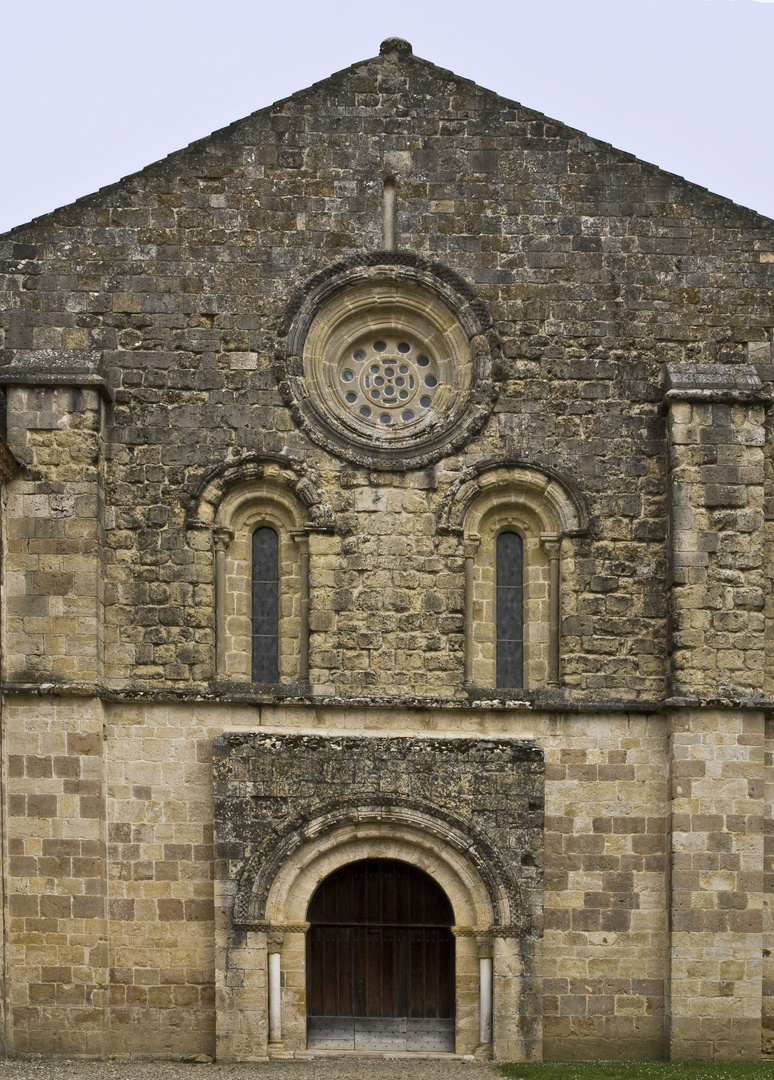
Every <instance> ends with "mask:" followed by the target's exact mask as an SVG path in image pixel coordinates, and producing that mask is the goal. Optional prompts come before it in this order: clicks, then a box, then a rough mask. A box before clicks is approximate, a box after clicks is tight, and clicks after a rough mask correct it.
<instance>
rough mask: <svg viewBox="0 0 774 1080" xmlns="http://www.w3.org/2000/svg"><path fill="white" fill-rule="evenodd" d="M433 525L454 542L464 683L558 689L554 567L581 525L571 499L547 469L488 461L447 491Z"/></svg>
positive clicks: (582, 515) (558, 581)
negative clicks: (456, 538) (457, 545)
mask: <svg viewBox="0 0 774 1080" xmlns="http://www.w3.org/2000/svg"><path fill="white" fill-rule="evenodd" d="M439 526H440V529H441V531H442V532H450V533H456V534H458V535H460V534H461V537H462V544H463V554H464V557H465V684H466V686H468V687H470V688H481V689H490V690H491V689H495V690H498V691H512V690H536V689H540V688H544V687H545V688H549V687H558V686H559V685H560V683H561V614H562V595H561V591H562V570H561V560H562V556H563V551H564V552H565V553H566V552H567V551H568V550H569V549H570V547H571V541H572V538H573V537H575V536H578V535H580V534H582V533H583V532H585V530H586V528H587V517H586V512H585V508H584V506H583V503H582V499H581V498H580V496H579V495H578V493H577V492H576V491H575V490H574V489H573V488H572V487H571V486H570V485H569V484H568V483H567V482H566V481H565V480H564V479H563V478H560V477H559V476H558V475H556V474H554V473H552V472H548V471H547V470H544V469H540V468H537V467H535V466H532V465H527V464H526V463H521V462H519V463H516V462H504V461H502V460H492V459H490V460H489V461H484V462H481V463H479V464H478V465H476V466H474V467H473V468H471V469H470V470H468V472H467V473H465V474H463V476H462V477H461V478H460V479H459V481H458V482H457V483H456V485H455V486H454V487H453V488H452V489H450V492H449V494H448V495H447V498H446V500H445V502H444V505H443V506H442V508H441V518H440V521H439ZM568 544H569V545H570V547H568Z"/></svg>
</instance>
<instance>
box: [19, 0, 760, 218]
mask: <svg viewBox="0 0 774 1080" xmlns="http://www.w3.org/2000/svg"><path fill="white" fill-rule="evenodd" d="M393 35H395V36H399V37H405V38H408V40H409V41H410V42H411V43H412V44H413V46H414V52H415V53H416V54H417V55H418V56H421V57H424V58H425V59H427V60H431V61H433V63H435V64H438V65H439V66H440V67H445V68H451V69H452V70H453V71H455V72H456V73H457V74H458V75H462V76H465V77H466V78H470V79H473V80H474V81H476V82H478V83H480V84H482V85H483V86H486V87H488V88H490V89H492V90H495V91H497V92H498V93H500V94H502V95H503V96H504V97H508V98H513V99H515V100H517V101H520V102H522V104H524V105H526V106H528V107H530V108H533V109H537V110H539V111H540V112H544V113H547V114H548V115H549V116H551V117H553V118H554V119H557V120H561V121H564V122H565V123H568V124H570V125H572V126H573V127H577V128H581V129H582V130H584V131H587V132H588V133H589V134H590V135H592V136H594V137H595V138H598V139H602V140H604V141H605V142H610V143H613V145H615V146H617V147H620V148H621V149H623V150H626V151H629V152H630V153H633V154H636V155H637V156H638V157H640V158H643V159H645V160H646V161H651V162H653V163H655V164H656V165H659V166H661V167H662V168H664V169H667V170H668V171H670V172H676V173H679V174H680V175H682V176H685V177H686V178H687V179H688V180H691V181H694V182H695V183H697V184H701V185H702V186H704V187H708V188H710V190H712V191H715V192H718V193H719V194H721V195H725V196H727V197H729V198H731V199H733V200H734V201H735V202H738V203H741V204H743V205H745V206H750V207H752V208H754V209H756V210H759V211H760V212H761V213H765V214H768V215H769V216H772V217H774V77H773V76H772V69H773V68H774V63H773V62H772V58H774V0H477V2H476V3H472V2H470V0H466V2H465V3H462V2H461V0H379V2H378V3H376V2H374V0H328V2H322V3H321V2H313V0H285V2H284V3H276V2H273V3H269V2H268V0H217V2H215V0H0V70H1V71H2V72H3V97H4V105H5V107H4V109H3V111H2V114H0V117H1V119H0V123H1V124H2V126H3V128H4V132H5V138H4V151H5V153H4V168H3V169H2V170H0V231H2V230H5V229H9V228H11V227H12V226H14V225H17V224H21V223H22V222H24V221H27V220H29V219H30V218H32V217H34V216H35V215H38V214H43V213H46V212H48V211H49V210H53V209H54V208H56V207H57V206H62V205H64V204H66V203H69V202H71V201H73V200H74V199H76V198H78V197H79V196H82V195H87V194H89V193H90V192H92V191H95V190H96V189H97V188H99V187H100V186H103V185H105V184H111V183H113V182H115V181H116V180H118V179H119V178H120V177H121V176H124V175H127V174H129V173H131V172H134V171H136V170H138V169H141V168H143V167H144V166H145V165H148V164H150V163H151V162H152V161H155V160H157V159H158V158H160V157H164V156H165V155H166V154H168V153H171V152H172V151H174V150H177V149H179V148H180V147H182V146H185V145H186V144H187V143H189V142H191V141H193V140H195V139H198V138H201V137H202V136H204V135H207V134H208V133H209V132H210V131H212V130H214V129H216V128H219V127H223V126H225V125H226V124H229V123H231V122H232V121H234V120H237V119H239V118H240V117H242V116H245V115H247V114H248V113H250V112H253V111H254V110H256V109H260V108H263V107H264V106H266V105H269V104H271V103H272V102H273V101H276V100H277V99H279V98H282V97H285V96H287V95H288V94H291V93H293V92H294V91H295V90H300V89H303V88H304V87H305V86H308V85H309V84H310V83H312V82H315V81H317V80H319V79H323V78H325V77H326V76H327V75H330V74H331V73H333V72H334V71H338V70H340V69H341V68H344V67H348V66H349V65H350V64H352V63H354V62H355V61H358V60H363V59H366V58H367V57H369V56H374V55H375V54H376V53H378V51H379V43H380V42H381V41H382V39H383V38H385V37H389V36H393Z"/></svg>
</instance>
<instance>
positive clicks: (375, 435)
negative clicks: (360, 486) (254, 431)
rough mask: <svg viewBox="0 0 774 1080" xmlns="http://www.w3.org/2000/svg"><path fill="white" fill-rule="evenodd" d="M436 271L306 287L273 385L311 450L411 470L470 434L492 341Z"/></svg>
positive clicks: (376, 273)
mask: <svg viewBox="0 0 774 1080" xmlns="http://www.w3.org/2000/svg"><path fill="white" fill-rule="evenodd" d="M403 257H404V256H401V258H403ZM420 263H421V260H419V259H418V258H417V264H420ZM445 273H446V279H441V278H439V277H437V276H435V275H434V274H433V273H431V272H430V270H429V269H427V268H426V267H425V266H422V267H421V268H419V265H418V268H417V269H415V268H414V267H407V266H406V265H405V264H401V265H400V266H399V267H395V268H393V267H391V266H389V265H387V266H381V265H380V266H375V267H365V266H356V267H346V266H342V268H341V271H340V274H338V275H336V274H334V273H333V272H332V273H330V274H328V275H325V277H324V278H322V277H321V279H320V281H319V285H318V286H317V287H316V288H315V287H312V288H310V291H309V294H308V296H307V297H306V299H305V300H304V301H303V302H302V303H301V305H300V307H298V308H296V309H295V312H294V315H293V320H292V322H291V323H290V325H289V332H288V337H287V353H286V356H285V358H284V359H281V361H280V365H281V366H280V367H279V369H278V376H279V378H280V388H281V389H282V391H283V393H284V395H285V398H286V400H287V401H288V403H289V404H290V405H291V407H292V408H293V410H294V411H293V415H294V417H295V418H296V421H297V422H299V423H300V424H301V425H302V426H303V428H304V429H305V430H306V431H307V432H308V434H309V435H310V436H311V437H312V438H314V439H315V441H317V442H318V443H320V445H322V446H325V447H326V448H327V449H329V450H331V451H332V452H333V453H336V454H339V455H340V456H342V457H345V458H348V459H349V460H351V461H355V462H357V463H359V464H364V465H368V466H371V467H376V468H399V469H405V468H420V467H422V466H424V465H426V464H428V463H429V462H430V461H433V460H437V459H438V458H439V457H441V456H442V455H443V454H444V453H449V452H450V451H452V450H454V449H455V448H457V447H458V446H461V445H462V444H463V443H464V442H465V441H467V439H468V438H470V436H471V434H472V433H473V432H474V431H477V430H478V429H479V428H480V426H481V424H482V423H483V422H484V420H485V419H486V417H487V416H488V414H489V411H490V409H491V407H492V405H493V404H494V401H495V399H496V396H497V389H498V387H497V384H496V383H495V381H494V380H493V379H492V352H491V347H492V344H493V342H494V341H495V338H494V335H493V334H492V333H491V331H490V330H489V327H488V322H487V319H486V313H485V310H484V309H483V305H480V302H476V300H475V297H473V296H472V294H468V295H465V294H464V292H463V289H467V286H465V284H464V282H462V281H461V280H459V282H458V281H457V279H456V278H455V277H454V275H451V274H450V273H449V272H448V271H446V272H445ZM476 305H477V306H476ZM482 316H483V317H482Z"/></svg>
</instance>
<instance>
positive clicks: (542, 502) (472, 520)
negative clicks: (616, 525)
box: [438, 458, 588, 537]
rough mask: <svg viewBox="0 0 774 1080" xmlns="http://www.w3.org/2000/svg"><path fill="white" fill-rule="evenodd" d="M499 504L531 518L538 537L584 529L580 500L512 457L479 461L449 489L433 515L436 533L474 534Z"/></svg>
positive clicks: (571, 489)
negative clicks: (515, 509)
mask: <svg viewBox="0 0 774 1080" xmlns="http://www.w3.org/2000/svg"><path fill="white" fill-rule="evenodd" d="M505 506H509V507H514V506H518V507H520V508H521V509H522V511H523V512H524V513H525V514H529V515H532V516H534V519H535V521H536V522H537V523H538V524H539V528H540V531H541V532H543V533H551V534H555V535H559V536H562V537H564V536H580V535H582V534H583V533H585V532H586V531H587V529H588V512H587V510H586V506H585V502H584V499H583V496H582V495H581V493H580V492H579V491H578V490H577V488H576V487H575V485H574V484H572V483H571V481H569V480H568V479H567V478H566V477H564V476H562V475H561V473H559V472H557V471H556V470H555V469H551V468H548V467H547V466H536V465H534V464H531V463H529V462H525V461H521V460H519V459H518V458H485V459H483V460H482V461H479V462H477V463H476V464H475V465H473V466H472V467H471V468H469V469H466V470H465V472H463V473H462V475H461V476H460V477H459V479H458V480H457V481H456V482H455V483H454V484H452V485H451V486H450V488H449V491H448V492H447V494H446V496H445V498H444V500H443V502H442V503H441V506H440V509H439V512H438V530H439V532H445V533H459V534H463V533H465V534H470V533H476V532H478V531H479V527H480V525H481V521H482V519H483V518H484V516H485V515H486V514H488V513H490V512H491V511H493V510H496V509H497V508H498V507H505Z"/></svg>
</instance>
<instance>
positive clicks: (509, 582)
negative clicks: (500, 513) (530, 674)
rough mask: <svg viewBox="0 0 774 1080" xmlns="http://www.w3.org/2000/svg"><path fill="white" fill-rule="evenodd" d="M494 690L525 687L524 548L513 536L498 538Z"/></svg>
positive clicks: (509, 534)
mask: <svg viewBox="0 0 774 1080" xmlns="http://www.w3.org/2000/svg"><path fill="white" fill-rule="evenodd" d="M496 563H497V576H496V582H497V589H496V597H495V610H496V622H497V686H498V687H503V688H507V687H522V686H523V685H524V545H523V543H522V539H521V537H520V536H519V534H518V533H516V532H501V533H500V535H499V536H498V537H497V555H496Z"/></svg>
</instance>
